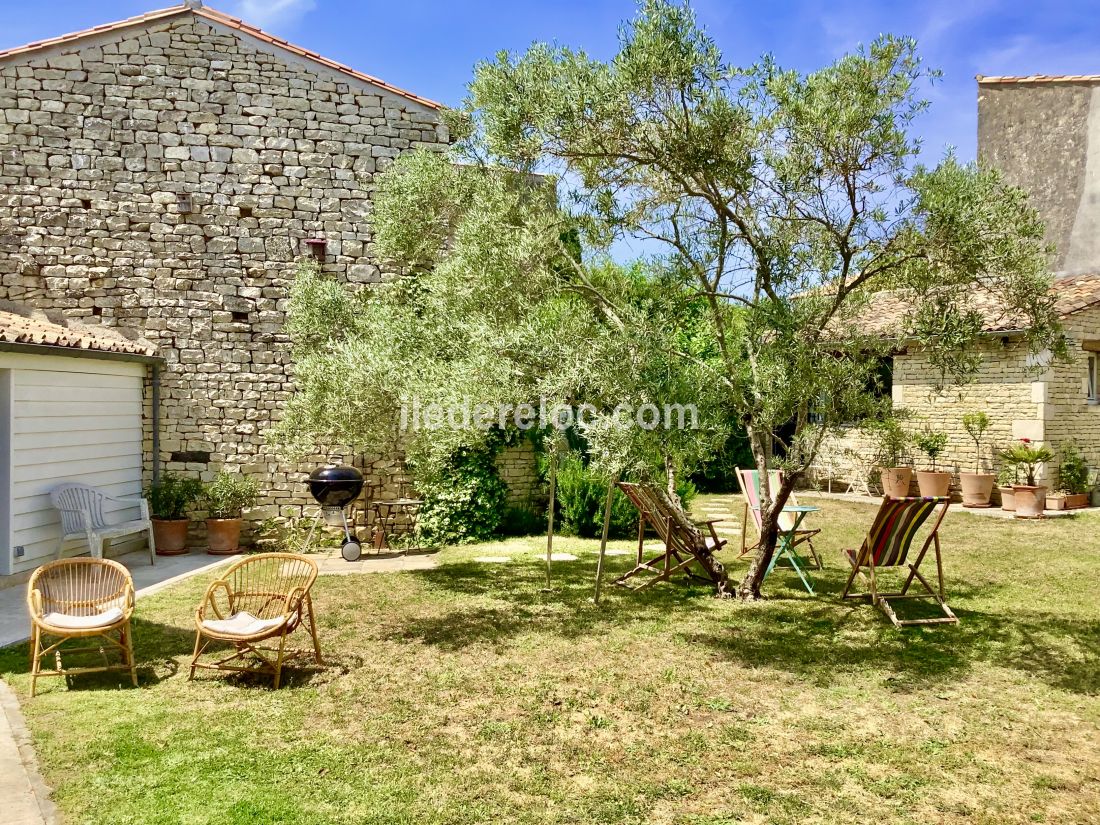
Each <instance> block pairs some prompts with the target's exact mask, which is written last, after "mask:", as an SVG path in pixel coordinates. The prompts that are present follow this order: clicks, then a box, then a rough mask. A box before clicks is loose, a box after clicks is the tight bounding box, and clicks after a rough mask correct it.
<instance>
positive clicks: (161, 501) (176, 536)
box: [145, 473, 202, 556]
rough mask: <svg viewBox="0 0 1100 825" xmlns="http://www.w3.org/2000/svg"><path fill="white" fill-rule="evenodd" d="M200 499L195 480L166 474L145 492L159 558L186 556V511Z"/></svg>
mask: <svg viewBox="0 0 1100 825" xmlns="http://www.w3.org/2000/svg"><path fill="white" fill-rule="evenodd" d="M201 495H202V482H201V481H199V480H198V479H197V478H183V477H182V476H177V475H172V474H171V473H165V474H164V475H162V476H161V477H160V479H159V480H158V481H156V482H155V483H153V484H151V485H149V487H148V488H146V490H145V498H146V499H148V501H149V508H150V510H152V522H153V543H154V544H155V545H156V550H157V555H158V556H179V555H182V554H184V553H186V552H187V526H188V525H189V524H190V523H191V520H190V519H189V518H188V517H187V510H188V509H189V508H190V507H191V506H192V505H193V504H194V503H195V502H196V501H197V500H198V499H199V497H200V496H201Z"/></svg>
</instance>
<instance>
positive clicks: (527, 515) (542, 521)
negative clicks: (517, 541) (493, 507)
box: [500, 505, 546, 536]
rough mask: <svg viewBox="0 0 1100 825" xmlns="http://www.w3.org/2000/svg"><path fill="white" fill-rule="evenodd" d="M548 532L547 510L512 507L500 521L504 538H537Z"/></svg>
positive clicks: (542, 508)
mask: <svg viewBox="0 0 1100 825" xmlns="http://www.w3.org/2000/svg"><path fill="white" fill-rule="evenodd" d="M545 532H546V508H545V507H541V508H535V507H533V506H516V505H512V506H510V507H506V508H505V509H504V517H503V518H502V519H501V520H500V534H501V535H502V536H537V535H539V534H540V533H545Z"/></svg>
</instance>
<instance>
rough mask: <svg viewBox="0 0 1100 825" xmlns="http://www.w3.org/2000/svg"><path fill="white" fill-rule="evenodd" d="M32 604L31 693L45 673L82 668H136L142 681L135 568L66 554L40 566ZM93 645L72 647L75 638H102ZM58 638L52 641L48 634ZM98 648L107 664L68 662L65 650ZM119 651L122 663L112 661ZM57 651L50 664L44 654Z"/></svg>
mask: <svg viewBox="0 0 1100 825" xmlns="http://www.w3.org/2000/svg"><path fill="white" fill-rule="evenodd" d="M27 609H28V610H29V612H30V616H31V696H34V695H35V693H36V691H37V689H38V679H39V677H40V676H66V677H68V676H72V675H75V674H78V673H104V672H106V671H113V670H126V671H129V672H130V679H131V681H132V682H133V683H134V686H135V687H136V686H137V669H136V668H135V666H134V647H133V639H132V637H131V634H130V615H131V614H132V613H133V612H134V581H133V579H131V578H130V571H129V570H127V569H126V568H125V567H123V566H122V565H121V564H119V563H118V562H117V561H111V560H110V559H95V558H75V559H61V560H60V561H53V562H50V563H49V564H44V565H42V566H41V567H39V568H38V569H37V570H35V571H34V574H33V575H32V576H31V580H30V582H29V584H28V585H27ZM96 638H98V639H99V640H100V641H99V642H98V643H97V644H94V645H91V646H88V647H66V648H64V649H62V647H61V646H62V644H64V643H65V642H66V641H69V640H70V639H96ZM47 639H50V640H56V641H52V643H51V644H48V645H47V644H46V640H47ZM93 652H98V653H99V654H100V655H102V656H103V657H104V661H105V664H103V665H98V666H88V667H72V668H70V667H65V666H64V665H63V664H62V661H61V657H62V654H63V653H64V654H66V655H68V654H73V653H93ZM111 652H117V653H120V654H121V655H122V661H121V663H115V664H110V663H107V655H108V653H111ZM50 655H52V656H53V658H54V667H53V668H52V669H46V670H44V669H43V668H42V660H43V659H44V658H45V657H47V656H50Z"/></svg>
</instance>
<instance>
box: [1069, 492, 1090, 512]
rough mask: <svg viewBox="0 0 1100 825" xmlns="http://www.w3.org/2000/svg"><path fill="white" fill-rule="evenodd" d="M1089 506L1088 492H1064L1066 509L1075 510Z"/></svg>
mask: <svg viewBox="0 0 1100 825" xmlns="http://www.w3.org/2000/svg"><path fill="white" fill-rule="evenodd" d="M1088 506H1089V494H1088V493H1066V509H1067V510H1077V509H1080V508H1081V507H1088Z"/></svg>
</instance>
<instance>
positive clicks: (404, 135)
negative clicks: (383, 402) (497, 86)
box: [0, 15, 448, 516]
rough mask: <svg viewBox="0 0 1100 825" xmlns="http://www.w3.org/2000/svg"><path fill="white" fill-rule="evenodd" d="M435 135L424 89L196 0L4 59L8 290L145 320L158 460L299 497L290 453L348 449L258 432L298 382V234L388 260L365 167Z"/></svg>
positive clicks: (283, 500) (297, 504) (2, 188)
mask: <svg viewBox="0 0 1100 825" xmlns="http://www.w3.org/2000/svg"><path fill="white" fill-rule="evenodd" d="M64 49H68V51H65V50H64ZM447 141H448V135H447V133H446V130H445V128H444V127H443V126H442V125H440V124H439V123H438V119H437V114H436V112H435V110H433V109H431V108H430V107H428V106H425V105H422V104H420V103H419V102H417V101H413V100H410V99H406V98H404V97H401V96H398V95H395V94H391V93H389V92H388V91H386V90H384V89H382V88H380V87H377V86H373V85H371V84H368V83H366V82H363V81H360V80H357V79H356V78H354V77H351V76H348V75H345V74H343V73H341V72H338V71H335V70H330V69H328V68H326V67H323V66H320V65H319V64H316V63H314V62H311V61H306V60H293V59H291V60H289V61H288V60H287V59H286V56H285V55H282V54H281V53H277V50H276V49H274V48H273V49H271V50H265V49H264V48H262V45H258V44H257V43H254V42H252V41H250V40H248V39H247V38H242V37H239V36H237V35H236V34H234V33H232V31H231V30H229V29H224V30H223V29H221V28H219V27H217V26H214V25H208V24H207V23H205V22H202V21H201V20H200V19H198V18H195V17H193V16H190V15H182V16H180V17H176V18H172V19H171V20H170V21H168V22H162V23H159V24H152V25H147V26H145V27H144V28H143V27H137V28H130V29H126V30H124V31H121V32H116V33H113V34H112V35H111V36H109V37H108V36H106V35H105V36H103V37H101V38H99V39H96V38H92V39H89V40H82V41H80V42H78V43H74V44H70V45H69V46H67V47H54V48H53V49H50V50H46V51H44V52H35V53H33V54H29V55H24V56H23V57H17V58H10V59H9V60H8V61H6V62H0V297H2V298H7V299H10V300H14V301H20V302H24V303H27V304H30V305H33V306H36V307H40V308H45V309H54V310H61V311H63V313H64V314H65V315H67V316H71V317H75V318H79V319H80V320H81V321H82V322H85V323H100V324H104V325H106V326H117V327H123V328H127V327H128V328H133V329H136V330H139V331H140V332H141V333H142V334H143V335H144V336H145V337H147V338H148V339H149V340H151V341H152V342H154V343H155V344H156V345H157V346H158V348H159V353H160V354H161V355H162V356H163V357H164V358H165V359H166V361H167V365H166V368H165V370H164V373H163V390H162V399H163V401H162V404H163V411H162V427H161V447H162V456H161V458H162V460H163V466H164V467H165V468H166V469H167V470H172V471H185V472H188V473H192V474H196V475H199V476H202V477H204V478H205V477H210V476H211V475H213V474H214V473H215V472H216V471H217V470H218V469H220V468H221V467H222V466H223V465H235V466H240V467H241V468H242V469H244V470H246V471H248V472H252V473H257V474H259V475H260V476H261V477H262V480H263V483H264V485H265V487H266V489H267V490H268V491H269V492H270V498H269V502H268V503H269V505H270V507H269V508H267V511H265V512H264V513H263V515H267V514H269V512H275V511H277V512H278V513H279V514H280V515H283V516H294V515H297V514H299V513H300V512H301V510H302V506H303V504H306V503H308V502H309V501H310V499H309V498H308V496H306V494H305V488H304V486H303V485H302V484H301V479H302V475H301V474H300V470H303V469H310V468H312V467H313V466H315V465H316V463H317V462H318V461H320V460H322V459H324V458H329V457H332V458H345V459H349V458H351V457H350V456H341V455H338V454H337V455H333V456H317V457H313V458H310V459H309V460H307V461H306V462H304V463H303V465H301V466H300V467H295V466H288V465H285V464H282V463H280V462H279V461H278V460H277V459H276V457H275V456H273V455H272V454H271V452H270V451H269V450H268V449H266V448H265V447H264V445H263V434H264V431H265V430H266V429H267V427H268V426H269V425H270V424H271V422H272V421H274V420H276V419H277V417H278V415H279V409H280V407H281V405H282V404H283V402H284V401H285V400H286V399H287V398H288V397H289V394H290V393H291V392H292V366H291V363H290V343H289V341H288V339H287V336H286V334H285V333H284V331H283V323H284V320H285V311H286V297H287V287H288V284H289V282H290V280H291V278H292V277H293V273H294V270H295V261H296V259H297V258H298V257H299V256H301V255H302V254H304V252H305V249H304V247H303V243H302V242H303V240H304V239H306V238H314V237H322V238H324V239H325V240H326V241H327V248H326V256H325V260H324V271H326V272H327V273H331V274H333V275H335V276H337V277H338V278H341V279H343V280H345V281H347V282H349V283H352V284H357V285H368V284H371V283H373V282H376V281H379V280H381V279H383V278H384V277H385V274H384V273H383V272H382V271H381V270H380V269H379V267H378V265H377V263H376V261H375V260H374V259H373V257H372V255H371V236H370V232H369V227H368V224H367V222H366V218H367V216H368V214H369V209H370V188H371V182H372V178H373V176H374V175H375V173H376V172H378V171H379V170H381V169H382V168H384V166H385V165H386V164H387V163H389V162H391V160H392V159H393V158H394V157H396V156H397V155H398V154H399V153H400V152H402V151H405V150H407V149H410V148H413V147H429V148H435V149H439V148H442V147H444V146H445V145H446V143H447ZM181 196H187V197H189V198H190V201H191V211H189V212H188V211H186V208H185V206H186V204H181ZM147 410H148V404H147ZM146 443H147V445H148V446H149V447H150V448H151V442H150V441H149V440H147V442H146ZM337 452H338V451H337ZM150 455H151V454H150ZM357 463H361V462H357ZM383 463H384V462H383ZM150 466H151V464H150V465H149V466H147V468H146V469H147V471H148V469H149V468H150ZM388 469H389V468H387V467H382V466H380V465H379V464H378V463H377V462H372V466H371V467H370V468H368V470H371V471H372V472H374V474H375V475H384V474H385V472H386V471H387V470H388Z"/></svg>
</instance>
